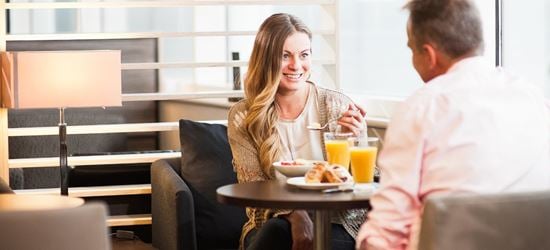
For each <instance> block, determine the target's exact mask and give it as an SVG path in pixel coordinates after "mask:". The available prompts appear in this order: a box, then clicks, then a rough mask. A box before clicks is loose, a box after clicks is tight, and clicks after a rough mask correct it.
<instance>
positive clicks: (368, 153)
mask: <svg viewBox="0 0 550 250" xmlns="http://www.w3.org/2000/svg"><path fill="white" fill-rule="evenodd" d="M377 153H378V138H377V137H366V136H365V137H359V138H357V139H356V140H355V141H354V145H353V147H351V149H350V155H351V174H352V176H353V180H354V181H355V183H357V184H361V183H371V182H373V181H374V171H375V167H376V154H377Z"/></svg>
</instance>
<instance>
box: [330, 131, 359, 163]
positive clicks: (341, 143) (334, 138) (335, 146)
mask: <svg viewBox="0 0 550 250" xmlns="http://www.w3.org/2000/svg"><path fill="white" fill-rule="evenodd" d="M323 136H324V138H325V149H326V151H327V160H328V163H329V164H338V165H341V166H342V167H344V168H345V169H346V170H348V171H349V163H350V151H349V150H350V147H351V146H353V141H354V137H353V133H339V132H325V133H324V134H323Z"/></svg>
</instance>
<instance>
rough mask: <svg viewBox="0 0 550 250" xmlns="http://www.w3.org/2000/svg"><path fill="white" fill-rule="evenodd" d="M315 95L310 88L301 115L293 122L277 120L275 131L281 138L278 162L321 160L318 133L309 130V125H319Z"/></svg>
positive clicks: (321, 152)
mask: <svg viewBox="0 0 550 250" xmlns="http://www.w3.org/2000/svg"><path fill="white" fill-rule="evenodd" d="M316 102H317V93H316V91H313V88H310V91H309V94H308V97H307V101H306V105H305V107H304V110H302V113H301V114H300V115H299V116H298V117H297V118H296V119H294V120H286V119H281V118H279V122H278V123H277V131H278V132H279V135H280V136H281V143H282V145H283V154H282V156H281V159H280V160H286V161H289V160H296V159H307V160H323V151H322V149H321V139H320V136H319V133H320V132H319V131H316V130H309V129H307V126H308V125H309V124H311V123H314V122H316V123H319V111H318V108H317V107H318V105H317V103H316Z"/></svg>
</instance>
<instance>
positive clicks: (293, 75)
mask: <svg viewBox="0 0 550 250" xmlns="http://www.w3.org/2000/svg"><path fill="white" fill-rule="evenodd" d="M283 75H284V76H285V77H287V78H290V79H300V77H302V75H303V73H302V74H283Z"/></svg>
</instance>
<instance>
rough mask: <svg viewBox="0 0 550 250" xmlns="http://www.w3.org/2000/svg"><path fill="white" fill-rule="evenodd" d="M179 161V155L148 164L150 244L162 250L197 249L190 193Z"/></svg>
mask: <svg viewBox="0 0 550 250" xmlns="http://www.w3.org/2000/svg"><path fill="white" fill-rule="evenodd" d="M180 165H181V164H180V158H171V159H161V160H157V161H155V162H153V163H152V165H151V191H152V192H151V202H152V206H151V210H152V219H153V225H152V227H153V245H154V246H155V247H157V248H159V249H163V250H164V249H166V250H176V249H177V250H179V249H191V250H196V249H197V242H196V237H195V234H196V229H195V217H194V214H195V211H194V205H193V203H194V201H193V195H192V194H191V190H190V189H189V187H188V186H187V184H186V183H185V182H184V181H183V179H182V178H181V177H180V170H179V169H180Z"/></svg>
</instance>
